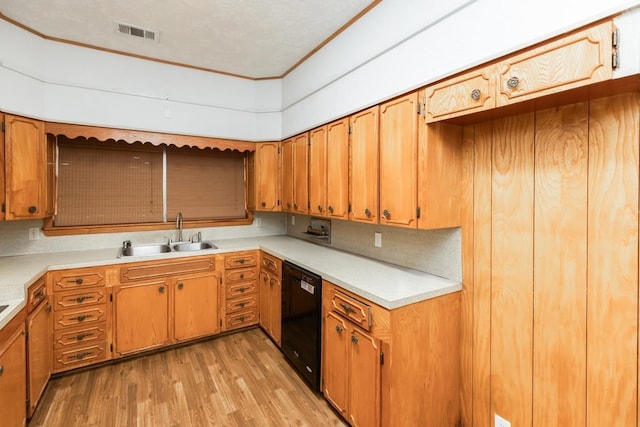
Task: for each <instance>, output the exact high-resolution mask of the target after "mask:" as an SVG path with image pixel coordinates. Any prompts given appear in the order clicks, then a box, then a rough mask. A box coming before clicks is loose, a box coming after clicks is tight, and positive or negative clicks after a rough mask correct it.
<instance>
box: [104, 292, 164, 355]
mask: <svg viewBox="0 0 640 427" xmlns="http://www.w3.org/2000/svg"><path fill="white" fill-rule="evenodd" d="M113 306H114V317H113V321H114V325H113V331H114V351H115V353H117V354H118V355H124V354H129V353H133V352H137V351H142V350H150V349H152V348H156V347H161V346H163V345H167V344H169V343H170V339H169V284H168V283H167V282H166V281H164V280H159V281H154V282H148V283H136V284H130V285H122V286H117V287H116V288H115V289H114V291H113Z"/></svg>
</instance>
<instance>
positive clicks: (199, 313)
mask: <svg viewBox="0 0 640 427" xmlns="http://www.w3.org/2000/svg"><path fill="white" fill-rule="evenodd" d="M174 289H175V291H174V307H173V310H174V312H173V319H174V326H175V329H174V331H175V332H174V334H175V339H176V340H178V341H182V340H187V339H190V338H196V337H201V336H206V335H213V334H215V333H216V332H218V331H219V328H220V317H219V315H218V279H217V278H216V276H215V275H213V274H209V275H206V276H201V277H190V278H181V279H177V280H176V283H175V288H174Z"/></svg>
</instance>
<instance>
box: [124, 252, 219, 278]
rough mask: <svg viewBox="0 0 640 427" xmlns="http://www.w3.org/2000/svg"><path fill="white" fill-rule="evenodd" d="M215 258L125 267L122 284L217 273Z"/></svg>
mask: <svg viewBox="0 0 640 427" xmlns="http://www.w3.org/2000/svg"><path fill="white" fill-rule="evenodd" d="M215 269H216V259H215V257H197V258H184V259H183V258H181V259H177V260H167V261H163V262H157V261H154V262H146V263H139V264H138V263H137V264H130V265H125V266H123V267H122V268H121V269H120V282H122V283H129V282H134V281H138V280H152V279H158V278H161V277H167V276H177V275H184V274H192V273H203V272H207V271H215Z"/></svg>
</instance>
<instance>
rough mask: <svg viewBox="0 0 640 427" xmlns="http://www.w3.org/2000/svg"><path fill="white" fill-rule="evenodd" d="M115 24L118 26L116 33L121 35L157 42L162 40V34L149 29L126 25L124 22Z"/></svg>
mask: <svg viewBox="0 0 640 427" xmlns="http://www.w3.org/2000/svg"><path fill="white" fill-rule="evenodd" d="M114 23H115V24H116V32H117V33H119V34H124V35H126V36H131V37H137V38H141V39H146V40H151V41H156V42H157V41H158V40H159V38H160V32H159V31H156V30H151V29H149V28H143V27H139V26H136V25H131V24H125V23H124V22H118V21H114Z"/></svg>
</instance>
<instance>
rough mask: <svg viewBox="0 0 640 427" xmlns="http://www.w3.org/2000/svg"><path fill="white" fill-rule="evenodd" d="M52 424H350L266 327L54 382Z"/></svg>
mask: <svg viewBox="0 0 640 427" xmlns="http://www.w3.org/2000/svg"><path fill="white" fill-rule="evenodd" d="M37 426H46V427H56V426H60V427H62V426H64V427H70V426H83V427H86V426H100V427H105V426H118V427H122V426H154V427H156V426H323V427H325V426H346V424H345V423H344V422H343V421H342V419H341V418H340V417H339V416H338V415H336V414H335V413H334V412H333V411H332V409H331V407H330V406H329V404H328V403H327V402H326V401H325V400H324V399H323V398H322V396H321V395H319V394H315V393H314V392H312V391H311V390H310V389H309V388H308V387H307V385H306V384H305V383H304V382H303V381H302V379H300V377H298V375H297V374H296V373H295V372H294V371H293V369H292V368H291V367H290V366H289V364H288V363H287V361H286V360H285V359H284V356H283V355H282V354H281V353H280V351H279V350H278V349H277V348H276V347H275V345H274V344H273V343H272V342H271V341H270V340H269V339H268V338H267V337H266V336H265V334H264V333H263V332H262V331H261V330H260V329H251V330H248V331H244V332H239V333H236V334H232V335H227V336H224V337H219V338H214V339H212V340H209V341H203V342H199V343H195V344H192V345H189V346H185V347H181V348H176V349H171V350H167V351H164V352H160V353H156V354H152V355H147V356H141V357H138V358H135V359H132V360H128V361H124V362H121V363H115V364H112V365H108V366H103V367H100V368H96V369H91V370H88V371H85V372H79V373H76V374H71V375H68V376H64V377H60V378H56V379H53V380H51V382H50V383H49V385H48V386H47V390H46V391H45V394H44V396H43V398H42V401H41V402H40V404H39V405H38V409H37V410H36V413H35V414H34V416H33V418H32V419H31V421H30V423H29V427H37Z"/></svg>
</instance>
